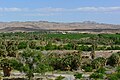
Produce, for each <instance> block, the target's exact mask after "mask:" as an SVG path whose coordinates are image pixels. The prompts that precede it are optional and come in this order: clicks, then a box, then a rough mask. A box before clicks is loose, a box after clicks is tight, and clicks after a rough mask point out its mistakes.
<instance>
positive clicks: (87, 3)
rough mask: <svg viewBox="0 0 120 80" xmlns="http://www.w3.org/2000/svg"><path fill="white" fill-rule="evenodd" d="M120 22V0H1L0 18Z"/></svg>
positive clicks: (8, 19)
mask: <svg viewBox="0 0 120 80" xmlns="http://www.w3.org/2000/svg"><path fill="white" fill-rule="evenodd" d="M41 20H42V21H51V22H52V21H54V22H82V21H96V22H102V23H114V24H120V0H0V21H41Z"/></svg>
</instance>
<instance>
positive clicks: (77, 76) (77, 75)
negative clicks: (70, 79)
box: [74, 73, 82, 79]
mask: <svg viewBox="0 0 120 80" xmlns="http://www.w3.org/2000/svg"><path fill="white" fill-rule="evenodd" d="M74 76H75V78H76V79H80V78H82V74H81V73H76V74H74Z"/></svg>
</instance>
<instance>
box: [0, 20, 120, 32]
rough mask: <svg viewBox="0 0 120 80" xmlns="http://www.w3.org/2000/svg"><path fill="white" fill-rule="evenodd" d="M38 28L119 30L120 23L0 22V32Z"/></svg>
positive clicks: (35, 29) (37, 29)
mask: <svg viewBox="0 0 120 80" xmlns="http://www.w3.org/2000/svg"><path fill="white" fill-rule="evenodd" d="M39 30H68V31H70V30H75V31H79V30H80V31H81V30H95V31H99V30H115V31H116V30H120V25H112V24H103V23H96V22H91V21H85V22H74V23H57V22H48V21H27V22H0V32H8V31H39Z"/></svg>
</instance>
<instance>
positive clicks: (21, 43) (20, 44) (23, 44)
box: [18, 42, 27, 49]
mask: <svg viewBox="0 0 120 80" xmlns="http://www.w3.org/2000/svg"><path fill="white" fill-rule="evenodd" d="M25 48H27V42H20V43H19V44H18V49H25Z"/></svg>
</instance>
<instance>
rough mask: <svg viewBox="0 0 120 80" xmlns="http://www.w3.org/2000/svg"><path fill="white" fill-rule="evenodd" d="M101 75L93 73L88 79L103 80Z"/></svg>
mask: <svg viewBox="0 0 120 80" xmlns="http://www.w3.org/2000/svg"><path fill="white" fill-rule="evenodd" d="M103 77H104V76H103V74H102V73H93V74H91V75H90V78H94V79H103Z"/></svg>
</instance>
